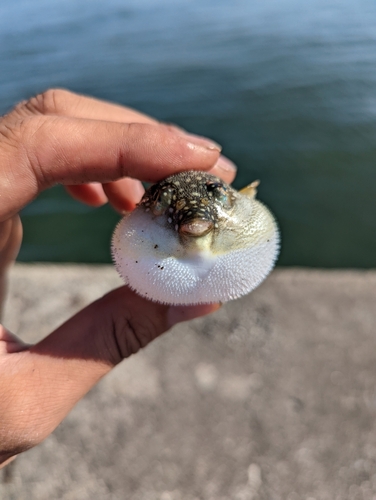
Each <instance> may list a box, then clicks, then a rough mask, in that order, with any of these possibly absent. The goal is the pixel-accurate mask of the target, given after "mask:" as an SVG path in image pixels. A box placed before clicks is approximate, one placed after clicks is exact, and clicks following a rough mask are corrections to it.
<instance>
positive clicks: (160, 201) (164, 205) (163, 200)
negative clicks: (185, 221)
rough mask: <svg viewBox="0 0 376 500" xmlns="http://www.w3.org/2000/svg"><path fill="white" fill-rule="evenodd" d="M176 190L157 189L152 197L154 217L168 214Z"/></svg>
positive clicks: (168, 188) (167, 188)
mask: <svg viewBox="0 0 376 500" xmlns="http://www.w3.org/2000/svg"><path fill="white" fill-rule="evenodd" d="M173 194H174V189H173V188H172V187H170V186H169V187H164V188H162V189H156V190H155V191H154V192H153V193H151V195H152V200H153V206H152V212H153V214H154V215H162V214H164V213H165V212H166V210H167V209H168V208H169V206H170V205H171V202H172V197H173Z"/></svg>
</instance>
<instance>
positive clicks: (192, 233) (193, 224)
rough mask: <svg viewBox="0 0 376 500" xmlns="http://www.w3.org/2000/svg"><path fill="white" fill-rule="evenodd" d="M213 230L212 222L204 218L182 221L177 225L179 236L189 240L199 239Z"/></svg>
mask: <svg viewBox="0 0 376 500" xmlns="http://www.w3.org/2000/svg"><path fill="white" fill-rule="evenodd" d="M213 229H214V222H213V221H212V220H210V219H207V218H204V217H197V216H196V217H192V218H190V219H188V220H182V221H181V222H180V224H179V229H178V231H179V234H180V235H181V236H186V237H189V238H200V237H201V236H205V235H207V234H208V233H210V232H211V231H212V230H213Z"/></svg>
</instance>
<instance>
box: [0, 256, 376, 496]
mask: <svg viewBox="0 0 376 500" xmlns="http://www.w3.org/2000/svg"><path fill="white" fill-rule="evenodd" d="M118 284H119V281H118V278H117V276H116V274H115V271H114V270H113V269H112V268H111V267H84V266H41V265H38V266H29V265H18V266H17V267H16V268H15V269H14V271H13V273H12V282H11V289H10V300H9V302H8V307H7V310H6V317H5V319H4V324H5V325H6V326H7V327H8V328H9V329H11V330H12V331H14V332H15V333H18V334H19V335H20V336H21V337H22V338H23V339H25V340H27V341H29V342H30V341H35V340H37V339H39V338H41V337H42V336H44V335H46V334H47V333H48V332H49V331H50V330H51V329H52V328H54V327H55V326H57V325H58V324H59V323H61V322H62V321H63V320H65V319H66V318H67V317H68V316H69V315H71V314H73V313H74V312H75V311H76V310H78V309H80V308H81V307H82V306H84V305H85V304H86V303H88V302H89V301H91V300H93V299H94V298H96V297H98V296H100V295H101V294H103V293H105V292H106V291H107V290H109V289H111V288H112V287H114V286H117V285H118ZM375 304H376V272H352V271H345V272H342V271H327V272H322V271H307V270H288V269H286V270H278V271H276V272H274V273H273V274H272V276H271V277H270V278H269V279H268V280H267V281H266V282H265V283H264V284H263V285H262V286H261V287H260V288H259V289H258V290H256V291H255V292H254V293H252V294H251V295H249V296H248V297H245V298H243V299H240V300H238V301H235V302H232V303H229V304H226V305H225V306H224V307H223V308H222V309H221V310H220V311H219V312H217V313H216V314H215V315H213V316H211V317H209V318H203V319H200V320H196V321H194V322H191V323H189V324H184V325H180V326H178V327H176V328H175V329H174V331H173V332H170V333H169V334H167V335H165V336H163V337H162V338H160V339H158V340H157V341H155V342H154V343H153V344H152V345H150V346H149V347H148V348H147V349H146V350H145V351H143V352H142V353H140V354H137V355H136V356H135V357H133V358H131V359H129V360H127V361H125V362H123V364H121V365H120V366H119V367H117V368H116V369H115V370H114V371H113V372H112V373H111V374H110V375H109V376H107V378H105V379H104V380H103V381H102V382H101V383H100V384H99V385H98V386H97V387H96V388H95V389H94V390H92V391H91V393H89V394H88V395H87V396H86V397H85V398H84V399H83V400H82V401H81V402H80V403H79V404H78V405H77V407H76V408H75V409H74V411H72V413H71V414H70V415H69V417H68V418H67V419H66V420H65V421H64V422H63V424H61V426H60V427H59V428H58V429H57V430H56V431H55V433H54V434H53V435H52V436H51V437H50V438H48V439H47V440H46V441H45V442H44V443H43V444H42V445H41V446H39V447H37V448H35V449H33V450H30V451H29V452H27V453H25V454H24V455H22V456H20V457H18V458H17V460H16V461H15V465H14V467H13V468H12V469H10V470H9V471H8V472H7V469H5V472H3V481H2V482H0V498H1V499H2V500H11V499H12V500H24V499H25V500H34V499H35V500H53V499H63V500H86V499H87V500H89V499H90V500H97V499H98V500H110V499H111V500H123V499H126V500H225V499H226V500H227V499H231V500H280V499H281V500H282V499H283V500H284V499H287V500H299V499H305V500H313V499H315V500H321V499H322V500H332V499H333V500H340V499H354V500H358V499H359V500H374V499H376V418H375V417H376V362H375V357H376V335H375V325H376V307H375Z"/></svg>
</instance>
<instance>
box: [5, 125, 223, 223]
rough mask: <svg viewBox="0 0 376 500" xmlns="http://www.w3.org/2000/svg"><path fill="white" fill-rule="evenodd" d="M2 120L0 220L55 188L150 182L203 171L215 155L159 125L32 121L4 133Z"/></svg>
mask: <svg viewBox="0 0 376 500" xmlns="http://www.w3.org/2000/svg"><path fill="white" fill-rule="evenodd" d="M6 120H7V118H4V119H3V120H2V121H1V122H0V135H3V137H4V139H3V141H2V143H0V147H1V150H0V159H2V161H1V165H2V173H1V176H2V178H3V181H4V182H3V186H4V187H3V189H2V193H1V194H2V204H1V208H0V218H1V217H4V216H5V217H9V216H10V215H13V214H14V213H16V212H17V211H18V210H19V209H20V208H22V207H23V206H25V205H26V204H27V203H28V202H30V201H31V200H32V199H33V198H34V197H35V196H37V194H38V193H39V192H40V191H41V190H43V189H46V188H47V187H50V186H52V185H54V184H57V183H60V184H83V183H88V182H101V183H104V182H110V181H114V180H116V179H120V178H122V177H126V176H129V177H133V178H137V179H140V180H143V181H149V182H155V181H158V180H160V179H163V178H164V177H167V176H168V175H172V174H173V173H176V172H180V171H183V170H208V169H210V168H211V167H212V166H213V165H214V164H215V163H216V161H217V160H218V157H219V153H220V146H218V145H217V144H215V143H213V142H211V141H209V140H205V139H202V138H197V137H195V136H189V135H186V136H185V135H183V136H181V135H179V134H176V133H173V132H172V131H171V130H169V128H168V127H166V126H164V125H150V124H144V123H143V124H140V123H131V124H124V123H116V122H106V121H100V120H84V119H77V118H66V117H56V116H51V117H50V116H34V117H28V118H25V119H23V120H22V121H21V122H20V123H19V124H18V126H15V125H14V124H12V127H11V128H12V130H11V131H12V133H11V134H10V133H9V128H10V127H9V126H8V125H7V123H6ZM1 132H3V133H2V134H1Z"/></svg>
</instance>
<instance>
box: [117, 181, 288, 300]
mask: <svg viewBox="0 0 376 500" xmlns="http://www.w3.org/2000/svg"><path fill="white" fill-rule="evenodd" d="M253 186H254V187H253ZM255 186H256V184H252V185H251V186H250V187H248V188H246V189H245V190H243V191H240V192H238V191H236V190H235V189H233V188H232V187H231V186H229V185H228V184H226V183H224V182H223V181H222V180H221V179H219V178H218V177H215V176H213V175H210V174H207V173H205V172H196V171H188V172H182V173H179V174H176V175H173V176H170V177H168V178H166V179H164V180H162V181H161V182H159V183H157V184H154V185H153V186H151V187H150V188H149V189H148V190H147V191H146V193H145V194H144V196H143V198H142V200H141V202H140V203H139V205H138V207H137V208H136V209H135V210H134V211H133V212H132V213H131V214H129V215H128V216H126V217H125V218H124V219H122V221H121V222H120V223H119V225H118V226H117V228H116V230H115V233H114V236H113V241H112V254H113V258H114V261H115V265H116V268H117V270H118V271H119V273H120V275H121V276H122V277H123V279H124V281H125V282H126V283H127V284H128V285H129V286H130V287H131V288H133V289H134V290H135V291H136V292H138V293H139V294H140V295H142V296H145V297H148V298H150V299H152V300H155V301H158V302H163V303H169V304H196V303H212V302H218V301H220V302H225V301H228V300H231V299H235V298H238V297H240V296H241V295H244V294H246V293H249V292H250V291H251V290H253V289H254V288H255V287H256V286H257V285H258V284H259V283H260V282H261V281H262V280H263V279H264V278H265V277H266V275H267V274H268V273H269V272H270V270H271V269H272V267H273V265H274V262H275V260H276V257H277V254H278V249H279V234H278V229H277V226H276V223H275V220H274V218H273V216H272V215H271V213H270V211H269V210H268V209H267V208H266V207H265V206H264V205H263V204H262V203H261V202H259V201H258V200H256V199H255V194H256V190H255Z"/></svg>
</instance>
